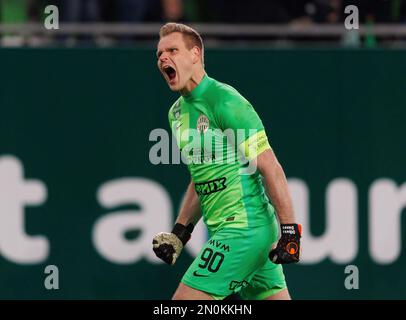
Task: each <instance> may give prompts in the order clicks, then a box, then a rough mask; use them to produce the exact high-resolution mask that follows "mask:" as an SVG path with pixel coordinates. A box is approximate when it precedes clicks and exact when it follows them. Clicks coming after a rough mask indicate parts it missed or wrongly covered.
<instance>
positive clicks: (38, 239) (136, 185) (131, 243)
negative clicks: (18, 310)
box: [0, 155, 406, 265]
mask: <svg viewBox="0 0 406 320" xmlns="http://www.w3.org/2000/svg"><path fill="white" fill-rule="evenodd" d="M288 183H289V189H290V191H291V195H292V200H293V205H294V208H295V212H296V217H297V220H298V222H300V223H302V225H303V229H302V230H303V234H302V259H301V262H300V263H301V264H305V265H306V264H309V265H310V264H316V263H319V262H321V261H323V260H324V259H327V258H329V259H331V261H332V262H334V263H338V264H344V263H349V262H351V261H353V260H354V259H355V258H356V256H357V254H358V246H359V226H358V194H357V193H358V191H357V188H356V186H355V184H354V183H353V182H352V181H351V180H349V179H344V178H338V179H334V180H332V181H331V182H330V183H329V184H328V185H327V189H326V210H325V211H326V228H325V232H324V233H323V234H322V235H321V236H317V237H315V236H313V235H312V234H311V232H310V227H311V225H310V215H311V210H310V205H309V188H308V187H307V185H306V183H305V182H304V181H303V180H300V179H288ZM72 196H74V195H72ZM368 197H369V212H368V213H369V216H368V218H369V219H368V223H369V252H370V255H371V258H372V259H373V260H374V261H375V262H376V263H380V264H390V263H394V262H395V261H396V260H397V259H398V258H399V256H400V254H401V244H402V228H401V226H402V224H401V220H402V219H401V215H402V211H403V210H404V209H405V207H406V183H403V184H402V185H400V186H398V185H397V184H396V183H395V182H394V181H393V180H390V179H378V180H376V181H375V182H374V183H373V184H372V185H371V187H370V190H369V195H368ZM46 199H47V189H46V186H45V184H44V183H43V182H41V181H39V180H32V179H25V178H24V167H23V165H22V163H21V161H20V160H19V159H18V158H16V157H14V156H11V155H5V156H1V157H0V254H1V255H2V256H3V257H4V258H6V259H7V260H9V261H11V262H13V263H16V264H38V263H42V262H43V261H45V260H46V259H47V258H48V256H49V246H50V245H49V241H48V239H47V238H46V237H45V236H43V235H35V236H33V235H28V234H27V233H26V232H25V207H27V206H38V205H41V204H43V203H44V202H45V200H46ZM97 199H98V202H99V204H100V205H101V206H102V207H103V208H105V209H108V210H113V211H111V212H109V213H107V214H105V215H102V216H101V217H100V218H99V219H98V220H97V221H96V222H95V224H94V226H93V230H92V240H93V244H94V246H95V248H96V251H97V252H98V253H99V254H100V255H101V256H102V257H103V258H105V259H106V260H107V261H110V262H112V263H117V264H132V263H136V262H138V261H140V260H141V259H142V258H145V259H146V260H147V261H149V262H151V263H163V262H162V261H161V260H160V259H158V258H157V257H156V256H155V254H154V252H153V250H152V238H153V237H154V235H155V234H156V233H158V232H162V231H170V230H171V228H172V226H173V223H174V218H175V215H174V214H173V212H172V202H171V199H170V197H169V194H168V192H167V191H166V189H165V188H164V187H163V186H162V185H161V184H159V183H158V182H155V181H153V180H149V179H146V178H131V177H128V178H121V179H116V180H112V181H108V182H106V183H104V184H103V185H101V186H100V188H99V190H98V192H97ZM131 205H135V206H137V207H139V209H138V208H137V209H128V208H127V209H125V208H123V209H120V207H122V206H131ZM53 214H58V213H57V212H55V213H53ZM134 230H137V231H139V232H140V233H139V235H138V236H137V238H135V239H127V238H126V237H125V235H126V233H127V232H129V231H134ZM206 241H207V229H206V227H205V226H204V224H203V223H202V222H201V221H200V223H199V224H198V225H197V226H196V227H195V230H194V232H193V236H192V239H191V240H190V241H189V243H188V244H187V245H186V247H185V250H186V251H188V252H189V253H190V254H191V255H192V256H194V257H195V256H197V254H198V253H199V251H200V249H201V247H202V245H203V244H204V243H205V242H206Z"/></svg>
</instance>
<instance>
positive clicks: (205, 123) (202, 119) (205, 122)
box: [196, 114, 210, 133]
mask: <svg viewBox="0 0 406 320" xmlns="http://www.w3.org/2000/svg"><path fill="white" fill-rule="evenodd" d="M209 125H210V122H209V118H207V117H206V116H205V115H204V114H201V115H200V116H199V118H197V125H196V127H197V131H199V132H200V133H206V131H207V130H208V129H209Z"/></svg>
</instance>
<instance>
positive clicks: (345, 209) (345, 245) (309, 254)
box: [289, 179, 358, 264]
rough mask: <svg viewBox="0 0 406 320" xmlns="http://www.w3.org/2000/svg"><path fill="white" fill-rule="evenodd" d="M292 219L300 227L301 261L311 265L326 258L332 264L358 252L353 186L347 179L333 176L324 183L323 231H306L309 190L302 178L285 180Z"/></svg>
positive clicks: (355, 191) (343, 261)
mask: <svg viewBox="0 0 406 320" xmlns="http://www.w3.org/2000/svg"><path fill="white" fill-rule="evenodd" d="M289 189H290V191H291V194H292V201H293V206H294V209H295V212H296V219H297V221H300V222H301V223H302V226H303V229H302V230H303V231H302V257H301V262H302V263H303V264H315V263H318V262H320V261H322V260H324V259H325V258H327V257H329V258H331V260H332V261H334V262H336V263H348V262H350V261H352V260H353V259H354V258H355V256H356V255H357V252H358V216H357V209H358V204H357V189H356V187H355V185H354V183H353V182H352V181H351V180H348V179H334V180H333V181H331V182H330V183H329V185H328V186H327V194H326V214H327V219H326V231H325V233H324V234H323V235H322V236H319V237H313V236H312V235H311V233H310V214H309V191H308V188H307V186H306V184H305V182H304V181H302V180H299V179H289Z"/></svg>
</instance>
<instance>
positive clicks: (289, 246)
mask: <svg viewBox="0 0 406 320" xmlns="http://www.w3.org/2000/svg"><path fill="white" fill-rule="evenodd" d="M301 236H302V225H301V224H296V223H293V224H281V237H280V239H279V241H278V244H277V245H276V248H275V249H273V250H272V251H271V252H270V253H269V259H271V261H272V262H273V263H276V264H285V263H296V262H299V260H300V237H301Z"/></svg>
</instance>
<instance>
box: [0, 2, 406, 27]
mask: <svg viewBox="0 0 406 320" xmlns="http://www.w3.org/2000/svg"><path fill="white" fill-rule="evenodd" d="M48 4H54V5H57V6H58V8H59V12H60V20H61V21H63V22H166V21H177V22H192V23H193V22H210V23H222V22H224V23H283V24H287V23H304V24H306V23H338V22H341V21H344V19H345V14H344V8H345V7H346V6H347V5H356V6H357V7H358V8H359V13H360V22H361V23H362V22H365V21H368V20H372V21H374V22H377V23H404V22H406V0H54V1H52V0H0V19H1V22H25V21H40V20H41V19H42V17H43V10H44V7H45V6H46V5H48Z"/></svg>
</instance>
